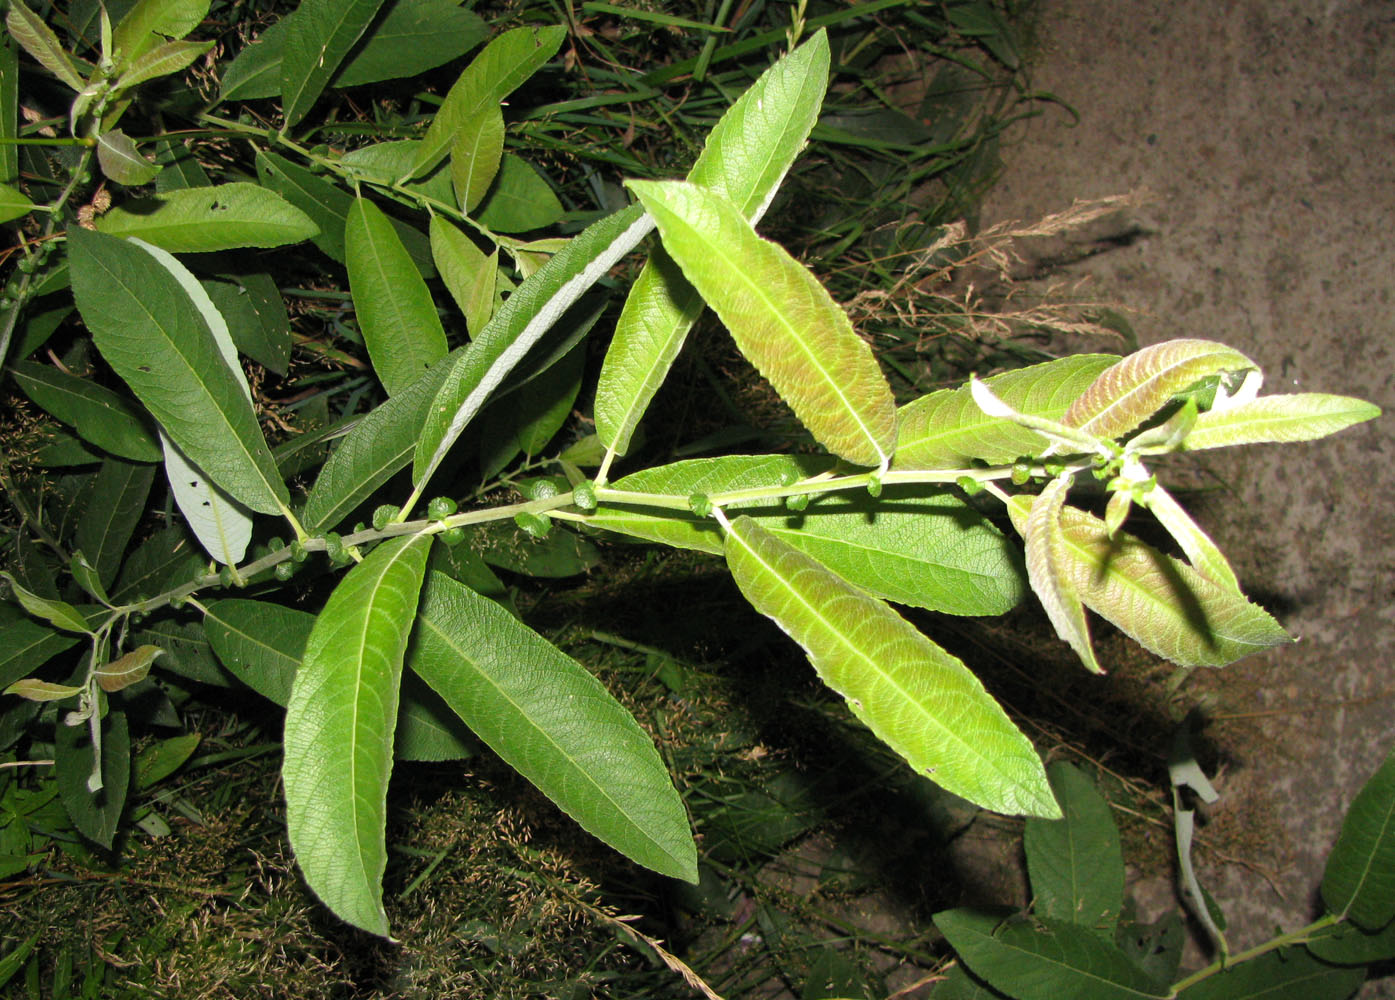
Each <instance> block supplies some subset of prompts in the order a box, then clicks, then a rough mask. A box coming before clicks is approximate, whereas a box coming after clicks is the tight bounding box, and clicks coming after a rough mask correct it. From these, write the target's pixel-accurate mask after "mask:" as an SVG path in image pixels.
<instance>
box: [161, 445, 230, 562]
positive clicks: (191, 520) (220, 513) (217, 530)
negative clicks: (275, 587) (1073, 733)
mask: <svg viewBox="0 0 1395 1000" xmlns="http://www.w3.org/2000/svg"><path fill="white" fill-rule="evenodd" d="M160 444H161V445H162V446H163V447H164V449H165V476H166V478H167V479H168V480H169V484H170V492H171V493H173V494H174V501H175V504H176V505H177V506H178V507H179V510H180V513H182V514H183V515H184V520H185V521H187V522H188V524H189V528H190V529H191V530H192V531H193V532H194V537H195V538H197V539H198V540H199V544H200V545H202V546H203V547H204V551H206V552H207V553H208V554H209V555H210V556H212V557H213V558H214V559H215V560H217V561H218V562H220V563H222V564H223V565H224V566H236V565H237V564H238V563H239V562H241V561H242V557H243V556H244V555H246V553H247V544H248V543H249V542H250V541H251V540H252V513H251V511H249V510H248V509H247V508H246V507H244V506H243V505H242V504H240V503H238V502H237V501H236V500H234V499H233V498H232V497H230V496H228V495H227V494H226V493H224V492H223V491H222V490H220V489H219V488H218V487H217V486H216V485H214V483H213V482H212V481H210V480H209V478H208V477H207V476H206V475H204V474H203V472H202V471H200V470H199V468H198V466H196V465H195V464H194V463H193V462H191V461H190V460H189V456H187V455H185V454H184V452H182V451H180V450H179V445H177V444H175V443H174V442H173V441H171V440H170V438H169V435H168V434H166V433H165V432H164V431H163V430H161V431H160Z"/></svg>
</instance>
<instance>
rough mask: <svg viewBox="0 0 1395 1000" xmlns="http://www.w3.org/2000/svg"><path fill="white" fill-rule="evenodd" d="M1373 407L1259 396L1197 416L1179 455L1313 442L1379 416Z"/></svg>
mask: <svg viewBox="0 0 1395 1000" xmlns="http://www.w3.org/2000/svg"><path fill="white" fill-rule="evenodd" d="M1380 413H1381V410H1380V407H1379V406H1376V405H1375V404H1373V403H1368V402H1366V401H1365V400H1364V399H1353V398H1351V397H1350V396H1329V395H1326V394H1324V393H1320V392H1299V393H1293V394H1291V395H1277V396H1261V397H1260V398H1259V399H1253V400H1251V401H1250V402H1248V403H1238V404H1236V405H1235V406H1231V407H1226V408H1225V409H1220V410H1207V411H1206V412H1204V413H1199V414H1197V418H1196V423H1195V424H1193V425H1192V429H1191V433H1189V434H1188V435H1187V437H1186V439H1185V440H1184V441H1183V442H1182V448H1183V450H1185V451H1200V450H1202V449H1204V448H1223V447H1227V446H1229V445H1237V444H1258V443H1267V442H1279V443H1284V444H1287V443H1289V442H1293V441H1313V440H1315V439H1317V438H1321V437H1326V436H1327V435H1329V434H1336V433H1337V432H1338V431H1340V430H1343V429H1344V428H1347V427H1350V426H1352V425H1353V424H1359V423H1363V422H1364V421H1367V420H1374V419H1375V418H1376V417H1378V416H1380Z"/></svg>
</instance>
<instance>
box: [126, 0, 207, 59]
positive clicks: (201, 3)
mask: <svg viewBox="0 0 1395 1000" xmlns="http://www.w3.org/2000/svg"><path fill="white" fill-rule="evenodd" d="M208 7H209V2H208V0H137V3H136V4H135V5H134V6H132V7H130V9H129V10H127V12H126V13H125V15H123V16H122V18H121V20H120V21H119V22H118V23H117V25H116V30H115V31H114V32H112V47H113V48H115V49H119V50H120V51H121V53H122V54H123V55H124V56H125V57H126V58H127V59H134V58H136V57H137V56H139V55H140V54H141V53H143V52H145V51H147V50H149V49H152V48H154V47H155V46H156V45H157V44H159V42H160V40H161V38H162V37H163V38H183V37H184V36H185V35H187V34H189V32H191V31H193V30H194V29H195V28H197V27H198V26H199V23H200V22H201V21H203V19H204V18H206V17H207V16H208Z"/></svg>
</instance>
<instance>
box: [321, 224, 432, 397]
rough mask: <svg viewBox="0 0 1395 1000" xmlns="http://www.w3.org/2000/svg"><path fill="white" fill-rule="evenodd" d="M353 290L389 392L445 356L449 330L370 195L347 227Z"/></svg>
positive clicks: (375, 365)
mask: <svg viewBox="0 0 1395 1000" xmlns="http://www.w3.org/2000/svg"><path fill="white" fill-rule="evenodd" d="M344 254H345V262H346V264H347V266H348V269H349V288H350V290H351V291H352V293H353V299H354V309H355V311H356V312H357V314H358V321H359V330H360V332H361V333H362V334H363V341H364V344H365V345H366V346H367V348H368V357H369V359H370V360H371V361H372V362H373V371H374V372H375V373H376V374H377V376H378V379H379V381H381V382H382V383H383V387H384V388H385V389H387V391H388V394H389V395H396V394H397V393H399V392H401V391H403V390H404V389H406V388H407V387H408V386H410V385H411V384H412V383H413V382H415V381H417V379H418V378H419V377H421V375H423V374H424V373H425V372H426V369H427V367H428V366H429V365H431V363H432V362H434V361H438V360H440V359H441V358H442V357H444V356H445V354H446V334H445V331H444V330H443V329H442V328H441V318H440V317H439V316H438V315H437V314H436V305H435V303H434V302H433V301H432V300H431V292H430V291H428V290H427V287H426V282H425V281H423V280H422V278H421V275H420V274H419V273H418V272H417V269H416V266H415V265H414V264H413V263H412V259H411V257H409V256H408V254H407V251H406V248H404V247H403V245H402V241H401V240H400V239H399V238H398V236H397V232H396V231H395V230H394V229H393V228H392V225H391V224H390V223H389V222H388V220H387V216H385V215H384V214H383V213H382V210H381V209H379V208H378V206H376V205H374V204H373V203H372V202H371V201H369V200H368V199H367V198H358V199H356V200H355V201H354V204H353V207H352V208H350V209H349V217H348V221H347V223H346V225H345V228H344Z"/></svg>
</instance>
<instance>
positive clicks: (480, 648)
mask: <svg viewBox="0 0 1395 1000" xmlns="http://www.w3.org/2000/svg"><path fill="white" fill-rule="evenodd" d="M409 662H410V665H411V668H412V670H413V671H415V672H416V673H417V674H418V675H420V676H421V677H422V679H423V680H425V681H426V682H427V683H428V684H430V685H431V687H432V688H434V689H435V690H436V692H437V693H438V694H440V695H441V697H442V698H444V699H445V700H446V703H447V704H449V705H450V707H451V708H452V709H453V710H454V711H455V712H456V713H457V714H459V715H460V717H461V718H462V719H464V720H465V722H466V724H468V725H469V727H470V728H471V729H472V730H474V732H475V733H476V734H477V735H478V736H479V737H480V738H481V739H482V740H484V742H485V743H487V744H489V746H490V747H491V748H492V749H493V750H494V752H495V753H497V754H499V756H500V757H502V758H503V759H504V760H505V761H507V762H508V763H509V764H510V765H511V766H512V767H514V768H515V769H516V770H517V771H518V772H519V773H520V774H522V775H523V776H524V777H525V778H527V779H528V780H529V781H531V782H532V783H533V784H534V785H536V786H537V787H538V788H539V789H540V790H541V791H542V792H543V794H545V795H547V796H548V798H550V799H552V801H553V802H555V803H557V805H558V806H559V807H560V808H561V809H562V810H563V811H564V812H566V813H567V814H568V815H569V816H571V817H572V818H573V819H575V820H576V821H577V822H578V823H579V824H581V826H582V827H583V828H584V829H585V830H587V831H588V832H590V833H592V834H593V835H595V836H596V837H599V838H600V839H601V840H603V841H604V842H605V843H607V844H609V845H610V846H611V847H613V848H615V849H616V850H618V851H620V852H621V853H622V854H624V855H625V856H627V857H629V858H631V859H632V860H634V861H636V862H638V863H639V864H642V865H644V866H646V867H648V868H652V869H653V870H654V871H657V872H660V873H662V874H665V875H669V876H671V877H673V878H680V879H684V880H685V881H688V882H696V881H697V851H696V848H695V846H694V844H693V837H692V833H691V832H690V831H689V829H688V818H687V814H686V813H685V811H684V808H683V802H682V800H681V799H680V798H679V797H678V793H677V791H676V790H675V789H674V787H673V783H672V781H671V780H670V778H669V776H668V772H667V770H666V769H665V768H664V764H663V761H662V760H660V758H659V755H658V752H657V751H656V750H655V749H654V744H653V742H652V741H651V740H650V738H649V736H648V734H646V733H645V732H644V730H643V729H641V728H640V727H639V724H638V723H637V722H635V720H634V717H633V716H631V715H630V713H629V712H628V711H627V710H626V709H625V708H624V706H622V705H621V704H620V703H619V702H618V701H616V700H615V698H614V697H613V696H612V695H611V694H610V693H609V692H608V691H607V690H606V689H605V688H604V687H603V686H602V685H601V683H600V682H599V681H597V680H596V679H595V678H594V677H592V676H591V675H590V674H589V673H587V672H586V670H585V669H584V668H583V667H582V666H581V665H580V664H578V663H577V662H576V661H575V660H573V659H571V658H570V657H568V656H566V655H564V654H563V653H561V652H560V651H559V650H558V649H557V648H556V647H555V646H553V645H552V644H551V643H549V642H547V641H546V640H545V639H543V638H542V637H541V636H539V635H538V634H537V633H536V632H533V631H532V630H531V629H529V628H528V627H527V626H525V625H523V624H522V623H520V622H519V621H518V620H517V619H515V618H514V617H513V616H512V615H510V614H509V613H508V612H507V611H505V610H504V609H503V608H501V607H500V606H499V605H497V604H495V603H494V602H493V601H491V600H489V599H488V598H486V597H482V596H480V595H479V594H476V593H475V592H474V591H472V590H470V589H468V588H466V587H463V586H461V585H460V584H458V583H456V582H455V581H454V580H452V579H450V578H449V577H447V576H445V575H444V574H441V573H433V574H432V575H431V580H430V584H429V586H428V587H427V589H426V596H425V598H424V600H423V601H422V608H421V617H420V620H419V622H418V625H417V632H416V637H415V641H414V643H413V646H412V650H411V657H410V661H409Z"/></svg>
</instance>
